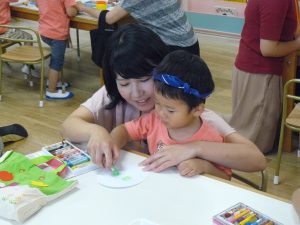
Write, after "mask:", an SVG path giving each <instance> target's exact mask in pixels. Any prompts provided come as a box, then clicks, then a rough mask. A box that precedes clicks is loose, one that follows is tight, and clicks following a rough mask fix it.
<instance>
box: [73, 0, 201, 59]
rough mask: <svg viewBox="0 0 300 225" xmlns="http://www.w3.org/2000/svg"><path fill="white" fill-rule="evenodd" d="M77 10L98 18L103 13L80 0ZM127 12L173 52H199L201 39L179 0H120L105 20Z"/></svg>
mask: <svg viewBox="0 0 300 225" xmlns="http://www.w3.org/2000/svg"><path fill="white" fill-rule="evenodd" d="M77 9H78V10H79V11H83V12H85V13H88V14H90V15H92V16H94V17H96V18H98V17H99V15H100V12H101V11H99V10H96V9H93V8H89V7H86V6H85V5H84V4H83V3H81V2H77ZM128 15H130V16H132V17H133V18H134V19H135V20H136V21H137V22H138V23H139V24H141V25H143V26H145V27H147V28H149V29H151V30H152V31H154V32H155V33H156V34H158V36H159V37H160V38H161V39H162V40H163V41H164V42H165V44H166V45H167V46H168V48H169V50H170V51H174V50H179V49H182V50H186V51H189V52H190V53H192V54H195V55H200V49H199V42H198V38H197V36H196V34H195V32H194V31H193V27H192V25H191V24H190V23H189V21H188V19H187V17H186V15H185V13H184V11H183V10H182V9H181V5H180V1H179V0H168V1H166V0H155V1H152V0H143V1H140V0H121V1H120V2H119V4H117V5H116V6H115V7H114V8H113V9H112V10H111V11H110V12H108V13H107V14H106V23H108V24H113V23H116V22H118V21H119V20H121V19H122V18H124V17H126V16H128Z"/></svg>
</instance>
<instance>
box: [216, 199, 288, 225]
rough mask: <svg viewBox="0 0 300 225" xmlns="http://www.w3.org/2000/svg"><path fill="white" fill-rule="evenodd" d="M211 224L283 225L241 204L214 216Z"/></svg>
mask: <svg viewBox="0 0 300 225" xmlns="http://www.w3.org/2000/svg"><path fill="white" fill-rule="evenodd" d="M213 223H214V224H217V225H283V224H282V223H279V222H277V221H275V220H274V219H272V218H270V217H268V216H267V215H264V214H263V213H261V212H259V211H257V210H255V209H253V208H251V207H249V206H247V205H245V204H243V203H241V202H240V203H237V204H236V205H234V206H232V207H230V208H228V209H226V210H224V211H223V212H221V213H219V214H217V215H215V216H214V217H213Z"/></svg>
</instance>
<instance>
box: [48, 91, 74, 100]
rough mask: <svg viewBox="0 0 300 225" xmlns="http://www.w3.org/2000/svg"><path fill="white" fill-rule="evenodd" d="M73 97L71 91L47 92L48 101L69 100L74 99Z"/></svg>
mask: <svg viewBox="0 0 300 225" xmlns="http://www.w3.org/2000/svg"><path fill="white" fill-rule="evenodd" d="M73 96H74V94H73V93H72V92H69V91H66V92H62V90H58V91H57V92H49V91H46V99H47V100H55V99H69V98H72V97H73Z"/></svg>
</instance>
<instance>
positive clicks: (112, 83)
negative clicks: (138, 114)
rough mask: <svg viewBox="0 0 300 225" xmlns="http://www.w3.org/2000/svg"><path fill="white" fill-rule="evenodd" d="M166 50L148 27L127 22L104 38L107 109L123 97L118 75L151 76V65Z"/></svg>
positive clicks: (152, 67) (125, 76) (165, 52)
mask: <svg viewBox="0 0 300 225" xmlns="http://www.w3.org/2000/svg"><path fill="white" fill-rule="evenodd" d="M167 54H168V47H167V46H166V45H165V43H164V42H163V41H162V40H161V39H160V37H159V36H158V35H157V34H156V33H154V32H153V31H151V30H150V29H148V28H146V27H144V26H142V25H138V24H128V25H124V26H122V27H120V28H119V29H118V30H117V31H116V32H114V33H113V34H112V35H111V37H110V38H109V39H108V41H107V46H106V50H105V54H104V57H103V79H104V85H105V87H106V90H107V93H108V96H109V97H110V99H111V102H110V104H108V105H107V106H106V109H111V108H114V107H115V106H116V105H117V104H118V103H119V102H124V101H125V100H124V99H123V98H122V97H121V95H120V93H119V91H118V88H117V83H116V77H117V75H120V76H121V77H123V78H125V79H130V78H133V79H138V78H141V77H144V76H152V71H153V69H154V68H155V67H156V66H157V65H158V64H159V63H160V62H161V61H162V59H163V58H164V57H165V56H166V55H167Z"/></svg>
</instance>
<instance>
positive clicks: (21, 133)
mask: <svg viewBox="0 0 300 225" xmlns="http://www.w3.org/2000/svg"><path fill="white" fill-rule="evenodd" d="M0 137H1V138H2V141H3V143H6V142H15V141H19V140H21V139H23V138H26V137H28V133H27V131H26V129H25V128H24V127H23V126H22V125H20V124H11V125H8V126H5V127H0Z"/></svg>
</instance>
